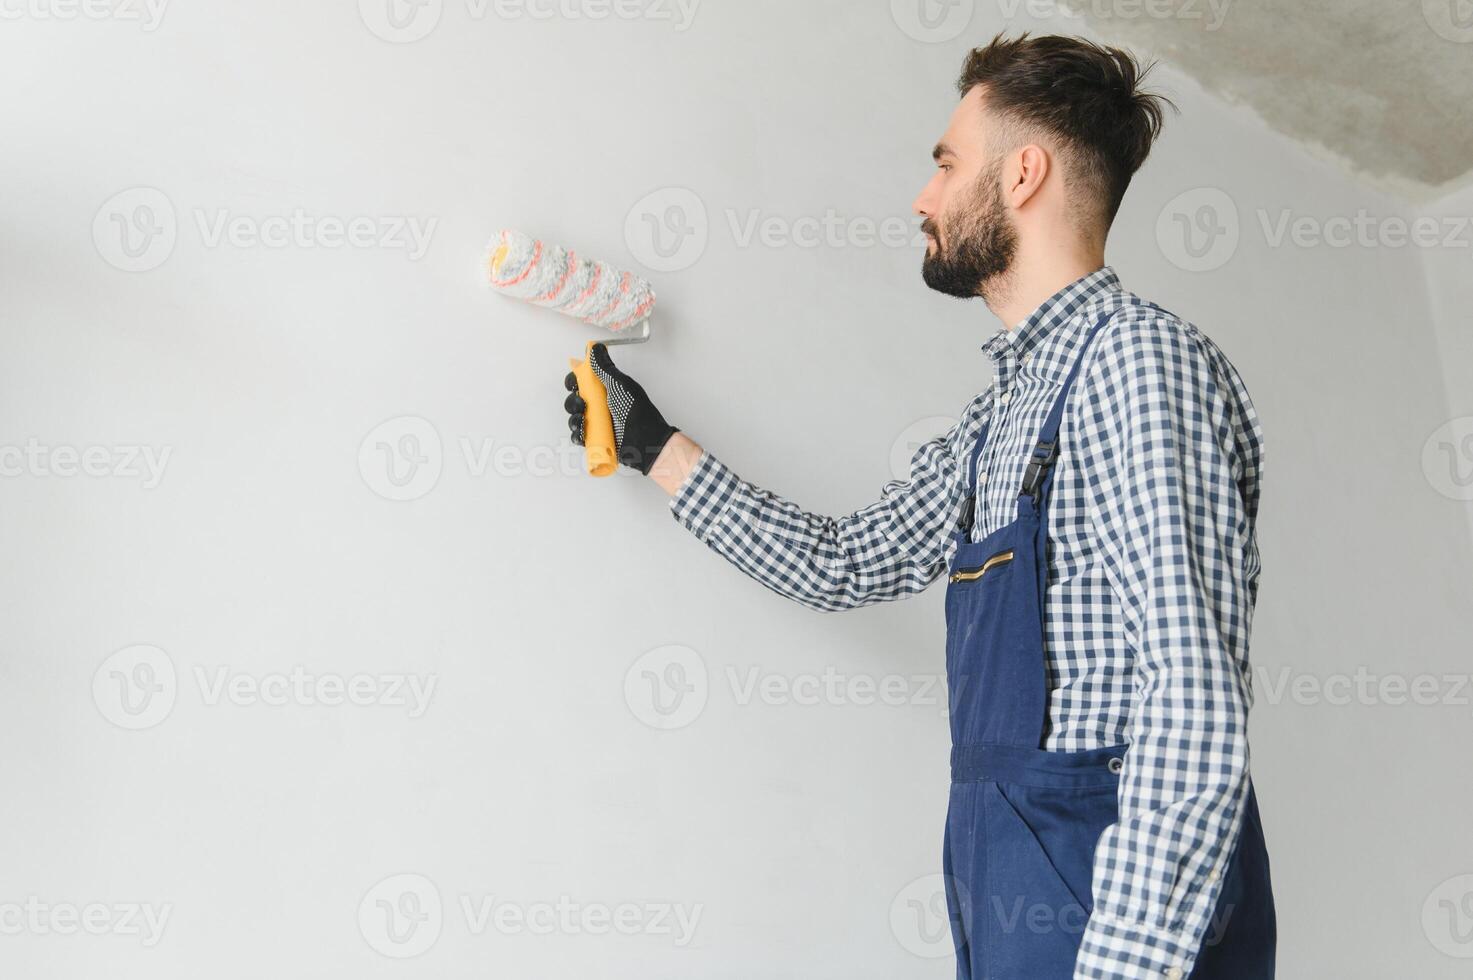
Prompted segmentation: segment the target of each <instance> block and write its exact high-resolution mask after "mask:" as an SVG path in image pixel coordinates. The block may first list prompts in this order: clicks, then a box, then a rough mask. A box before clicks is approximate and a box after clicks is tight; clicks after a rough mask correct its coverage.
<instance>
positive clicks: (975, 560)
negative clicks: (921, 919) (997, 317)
mask: <svg viewBox="0 0 1473 980" xmlns="http://www.w3.org/2000/svg"><path fill="white" fill-rule="evenodd" d="M1109 318H1110V314H1108V313H1107V314H1105V315H1103V316H1101V317H1100V318H1099V320H1098V321H1097V322H1096V323H1095V324H1094V326H1093V328H1092V329H1091V330H1090V332H1089V335H1088V336H1087V337H1086V339H1085V341H1084V342H1083V343H1082V344H1080V352H1079V355H1078V356H1077V358H1076V360H1075V362H1074V365H1073V367H1072V368H1071V370H1070V371H1069V374H1068V377H1067V378H1066V379H1065V381H1064V384H1063V387H1062V388H1061V389H1060V391H1059V394H1058V397H1057V399H1056V400H1055V401H1054V404H1053V407H1052V409H1051V410H1050V411H1049V414H1048V417H1047V420H1046V421H1045V422H1044V425H1043V429H1042V431H1040V433H1039V435H1038V442H1037V445H1036V448H1035V449H1034V451H1033V455H1032V458H1031V459H1030V461H1029V464H1028V468H1027V472H1026V474H1025V476H1024V480H1023V487H1022V490H1021V492H1020V494H1019V496H1018V513H1017V518H1016V519H1015V520H1014V521H1013V522H1012V523H1011V524H1008V525H1007V526H1005V527H1002V528H999V529H998V530H996V531H994V532H992V533H991V534H989V535H987V537H986V538H984V539H983V540H981V541H977V542H973V541H971V540H969V539H970V537H971V524H972V514H973V509H972V503H973V501H974V500H975V495H976V492H977V461H978V459H979V455H980V452H981V449H982V446H983V444H984V442H985V441H986V438H987V427H984V428H983V430H982V432H981V433H980V435H979V436H978V438H977V443H976V446H975V447H974V448H973V450H972V456H971V465H970V466H969V467H968V470H967V480H968V492H969V496H968V498H967V501H966V506H965V509H964V512H963V518H962V525H961V527H960V529H959V530H958V531H957V532H956V545H957V546H956V555H955V557H954V558H953V559H952V564H951V569H950V577H949V581H950V584H949V585H948V587H947V590H946V676H947V683H948V685H949V687H950V692H951V693H950V696H951V737H952V752H951V798H950V804H949V806H948V809H947V817H946V842H945V854H944V866H945V880H946V882H947V906H948V909H949V911H950V916H951V927H952V936H953V939H954V940H955V943H956V955H957V977H958V980H1071V978H1072V977H1073V976H1074V961H1075V958H1076V956H1077V954H1078V950H1079V944H1080V939H1081V936H1082V934H1083V932H1084V926H1085V922H1086V920H1087V919H1088V917H1089V913H1090V912H1091V911H1092V910H1093V907H1094V903H1093V901H1092V898H1091V895H1092V892H1091V889H1092V876H1093V864H1094V851H1095V844H1096V842H1097V841H1098V840H1099V837H1100V834H1101V833H1102V832H1103V831H1104V830H1105V828H1106V827H1108V826H1109V825H1111V824H1113V823H1115V822H1116V820H1117V802H1116V793H1117V790H1118V787H1119V779H1120V777H1119V773H1120V770H1121V768H1122V765H1123V758H1124V755H1125V752H1126V751H1127V749H1128V748H1129V747H1128V746H1126V745H1116V746H1110V747H1107V748H1102V749H1093V750H1089V751H1083V752H1051V751H1046V750H1044V749H1043V748H1042V747H1041V746H1042V744H1043V736H1044V724H1045V721H1046V719H1047V708H1048V705H1047V694H1048V692H1047V689H1046V688H1047V678H1046V673H1045V671H1046V667H1045V661H1044V616H1043V612H1044V595H1045V587H1046V585H1047V581H1048V561H1047V555H1048V552H1047V541H1048V529H1047V523H1048V522H1047V511H1048V501H1049V492H1050V489H1051V487H1052V483H1053V463H1054V460H1055V458H1056V457H1057V455H1058V437H1059V426H1060V422H1061V420H1062V419H1063V414H1064V404H1065V401H1066V399H1067V398H1068V396H1069V390H1070V388H1071V387H1072V386H1073V384H1074V379H1075V376H1076V375H1077V374H1078V373H1079V368H1080V364H1081V363H1082V362H1083V360H1084V352H1085V351H1087V350H1088V349H1089V346H1090V343H1091V341H1093V339H1094V337H1095V335H1096V334H1098V333H1099V331H1100V329H1101V328H1102V327H1103V326H1104V325H1105V324H1106V323H1107V322H1108V321H1109ZM1274 945H1275V926H1274V907H1273V895H1272V891H1271V888H1270V884H1269V875H1268V856H1267V852H1266V850H1265V848H1264V843H1263V828H1262V825H1261V824H1260V822H1259V817H1258V806H1257V802H1256V800H1255V798H1254V796H1253V794H1252V790H1251V788H1250V790H1249V796H1248V799H1247V804H1246V810H1245V813H1244V819H1243V829H1242V833H1241V835H1240V838H1239V841H1238V843H1237V846H1236V849H1235V851H1234V854H1233V857H1232V859H1231V862H1230V864H1229V867H1228V873H1227V878H1226V880H1225V881H1224V882H1223V885H1222V889H1221V893H1220V897H1219V900H1218V906H1217V913H1216V914H1215V915H1214V916H1213V919H1212V926H1211V927H1209V929H1208V936H1207V938H1206V940H1205V941H1204V944H1203V947H1202V950H1201V952H1200V954H1199V957H1198V959H1197V961H1196V966H1195V967H1194V968H1193V971H1192V973H1191V974H1190V976H1191V977H1193V978H1196V980H1272V977H1273V975H1274Z"/></svg>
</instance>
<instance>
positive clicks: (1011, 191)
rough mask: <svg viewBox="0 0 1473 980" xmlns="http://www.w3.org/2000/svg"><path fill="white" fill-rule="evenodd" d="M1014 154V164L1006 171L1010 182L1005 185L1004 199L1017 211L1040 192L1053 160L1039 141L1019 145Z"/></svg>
mask: <svg viewBox="0 0 1473 980" xmlns="http://www.w3.org/2000/svg"><path fill="white" fill-rule="evenodd" d="M1012 156H1013V159H1012V166H1010V167H1008V168H1007V171H1006V173H1007V181H1008V182H1007V185H1006V186H1005V187H1003V199H1004V200H1005V201H1007V202H1008V204H1009V205H1010V206H1011V207H1012V208H1013V210H1015V211H1016V210H1018V209H1019V208H1021V207H1023V206H1024V205H1025V204H1027V203H1028V201H1029V200H1030V199H1032V197H1033V195H1034V194H1037V193H1038V189H1039V188H1040V187H1042V186H1043V182H1044V179H1045V178H1047V177H1048V172H1049V167H1051V166H1052V165H1053V160H1052V159H1050V157H1049V155H1048V152H1047V151H1046V150H1044V149H1043V147H1041V146H1039V145H1038V144H1037V143H1029V144H1027V145H1026V146H1022V147H1019V148H1018V149H1017V150H1016V151H1014V153H1013V154H1012Z"/></svg>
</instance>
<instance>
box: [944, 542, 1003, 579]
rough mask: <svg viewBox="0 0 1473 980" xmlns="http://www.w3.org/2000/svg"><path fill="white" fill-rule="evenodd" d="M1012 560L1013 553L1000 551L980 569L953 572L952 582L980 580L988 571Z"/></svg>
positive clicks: (964, 569)
mask: <svg viewBox="0 0 1473 980" xmlns="http://www.w3.org/2000/svg"><path fill="white" fill-rule="evenodd" d="M1012 560H1013V553H1012V551H1011V550H1009V551H999V552H998V553H997V554H995V555H993V556H992V557H991V558H989V559H987V560H986V561H984V562H983V563H982V565H981V566H980V567H978V568H963V569H961V570H960V571H956V572H953V573H952V575H951V580H952V581H953V582H971V581H973V580H974V579H979V578H981V577H982V576H983V575H985V574H986V573H987V570H988V569H990V568H996V567H997V566H998V565H1006V564H1007V563H1008V562H1010V561H1012Z"/></svg>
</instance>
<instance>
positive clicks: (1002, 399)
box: [997, 391, 1013, 405]
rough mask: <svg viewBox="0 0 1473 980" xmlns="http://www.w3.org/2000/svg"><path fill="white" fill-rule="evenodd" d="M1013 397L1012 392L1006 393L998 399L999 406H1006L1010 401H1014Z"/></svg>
mask: <svg viewBox="0 0 1473 980" xmlns="http://www.w3.org/2000/svg"><path fill="white" fill-rule="evenodd" d="M1012 397H1013V393H1012V392H1011V391H1005V392H1003V393H1002V396H1001V397H999V398H998V400H997V403H998V404H999V405H1006V404H1007V403H1008V402H1009V401H1011V400H1012Z"/></svg>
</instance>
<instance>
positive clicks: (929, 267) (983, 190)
mask: <svg viewBox="0 0 1473 980" xmlns="http://www.w3.org/2000/svg"><path fill="white" fill-rule="evenodd" d="M1001 178H1002V163H1001V161H999V162H998V163H997V164H996V165H994V166H990V167H988V168H987V169H986V170H985V171H984V172H983V173H982V175H981V176H980V177H979V178H978V180H977V185H976V193H975V194H974V195H973V197H972V199H971V200H970V201H964V202H963V203H962V204H961V205H960V206H959V207H957V208H956V209H955V213H953V214H952V215H951V216H949V217H948V218H947V220H946V224H947V234H946V238H947V242H946V244H944V245H943V244H942V242H941V237H940V235H939V234H938V232H939V229H938V227H937V225H936V219H935V218H927V219H926V220H925V221H924V222H923V223H922V224H921V230H922V231H924V232H926V233H927V234H929V235H930V236H931V237H932V238H934V239H935V241H936V248H935V250H934V251H929V252H927V253H926V257H925V259H924V260H923V261H922V263H921V278H923V279H924V280H925V281H926V285H927V286H930V287H931V288H932V289H934V290H936V291H937V292H939V293H945V294H946V295H948V296H958V297H961V298H962V299H971V298H972V297H974V296H982V297H984V298H986V297H988V296H990V295H992V294H995V293H998V292H1000V291H1001V289H1000V287H1001V286H1002V284H1003V282H1004V281H1005V280H1006V277H1007V273H1008V270H1009V269H1010V268H1011V267H1012V264H1013V256H1014V255H1015V254H1016V252H1017V251H1018V232H1017V229H1015V228H1014V227H1013V224H1012V221H1011V220H1010V219H1009V217H1008V210H1007V206H1006V205H1005V204H1003V200H1002V187H1001V186H1000V185H1001Z"/></svg>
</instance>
